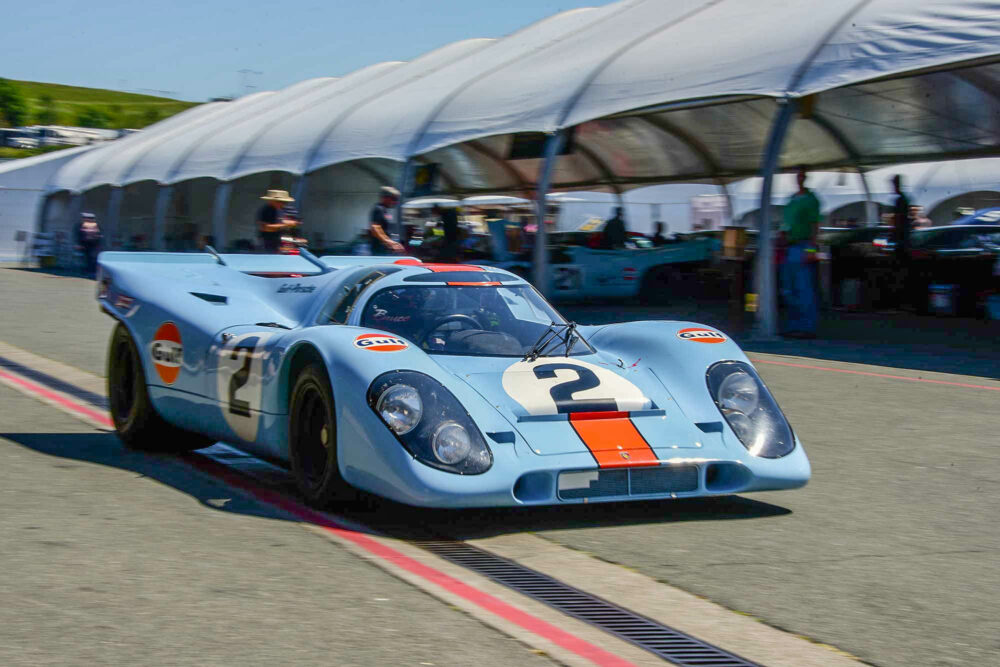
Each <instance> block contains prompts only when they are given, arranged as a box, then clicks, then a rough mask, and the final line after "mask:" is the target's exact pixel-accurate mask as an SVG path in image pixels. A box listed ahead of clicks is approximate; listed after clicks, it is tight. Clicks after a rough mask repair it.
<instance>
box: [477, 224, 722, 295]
mask: <svg viewBox="0 0 1000 667" xmlns="http://www.w3.org/2000/svg"><path fill="white" fill-rule="evenodd" d="M717 245H718V243H717V241H716V240H715V239H712V238H696V239H693V240H688V241H682V242H679V243H673V244H669V245H665V246H661V247H658V248H653V247H650V248H618V249H614V250H600V249H594V248H588V247H586V246H582V245H568V246H563V247H559V248H558V249H557V250H555V251H554V252H551V253H550V255H551V256H552V258H551V260H550V262H551V263H550V269H549V281H548V282H549V286H548V290H547V293H548V294H550V295H551V296H552V298H553V300H556V301H562V300H565V301H571V300H577V299H622V298H625V299H632V298H639V299H641V300H643V301H658V300H660V299H662V298H663V297H664V296H665V295H666V294H667V293H669V290H670V283H671V281H672V280H674V279H675V277H676V275H677V273H678V272H679V271H684V270H691V269H692V267H697V266H701V265H705V264H707V263H708V262H709V260H710V259H711V258H712V254H713V253H714V252H715V251H716V250H717V247H716V246H717ZM486 264H493V265H496V266H498V267H502V268H504V269H507V270H509V271H513V272H515V273H517V274H519V275H522V276H530V275H531V262H530V261H524V260H512V261H507V262H493V261H488V262H486Z"/></svg>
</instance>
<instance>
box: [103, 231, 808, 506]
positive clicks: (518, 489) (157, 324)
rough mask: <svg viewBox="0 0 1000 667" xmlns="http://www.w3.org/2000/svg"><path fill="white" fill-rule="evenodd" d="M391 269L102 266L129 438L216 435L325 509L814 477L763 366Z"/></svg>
mask: <svg viewBox="0 0 1000 667" xmlns="http://www.w3.org/2000/svg"><path fill="white" fill-rule="evenodd" d="M393 259H394V258H379V257H323V258H321V259H317V258H315V257H313V256H312V255H310V254H309V253H307V252H303V253H302V254H301V255H299V256H281V255H217V254H215V253H214V251H211V252H210V253H206V254H166V253H127V252H105V253H102V254H101V255H100V258H99V264H100V274H99V276H98V299H99V301H100V306H101V308H102V309H103V310H104V311H105V312H106V313H107V314H109V315H111V316H112V317H113V318H115V319H116V320H117V321H118V326H117V327H116V328H115V331H114V333H113V335H112V338H111V344H110V349H109V352H108V373H107V375H108V396H109V403H110V410H111V415H112V418H113V420H114V424H115V428H116V430H117V432H118V435H119V436H120V437H121V439H122V440H123V441H124V442H125V443H126V444H127V445H128V446H130V447H133V448H136V449H143V450H156V451H172V452H177V451H185V450H191V449H198V448H201V447H205V446H207V445H210V444H212V443H214V442H216V441H220V440H221V441H224V442H226V443H230V444H233V445H234V446H237V447H239V448H241V449H244V450H246V451H248V452H251V453H253V454H255V455H257V456H260V457H261V458H264V459H267V460H271V461H276V462H280V463H282V464H285V465H288V466H289V467H290V468H291V470H292V471H293V473H294V476H295V478H296V480H297V482H298V485H299V487H300V489H301V492H302V495H303V496H304V497H305V499H306V500H307V501H308V502H310V503H312V504H314V505H316V506H326V505H328V504H330V503H331V502H333V501H335V500H337V499H339V498H342V497H344V496H345V495H347V494H349V493H351V491H352V488H353V489H360V490H364V491H367V492H370V493H373V494H377V495H379V496H383V497H386V498H390V499H392V500H395V501H399V502H402V503H406V504H410V505H418V506H428V507H473V506H511V505H543V504H558V503H585V502H595V501H609V500H647V499H654V498H679V497H691V496H710V495H719V494H730V493H739V492H747V491H761V490H766V489H790V488H795V487H800V486H802V485H804V484H805V483H806V482H807V481H808V479H809V475H810V467H809V461H808V460H807V458H806V455H805V452H804V451H803V449H802V445H801V444H800V443H799V442H798V440H797V439H796V437H795V435H794V434H793V432H792V429H791V427H790V426H789V425H788V422H787V421H786V419H785V417H784V415H783V414H782V412H781V410H780V409H779V408H778V405H777V403H776V402H775V400H774V398H773V397H772V396H771V394H770V392H769V391H768V389H767V387H765V386H764V383H763V382H762V381H761V380H760V378H759V377H758V375H757V372H756V371H755V370H754V368H753V365H752V364H751V363H750V362H749V360H748V359H747V358H746V356H745V355H744V354H743V352H742V351H740V349H739V347H737V345H736V344H735V343H733V341H732V340H730V339H729V338H728V337H727V336H726V335H725V334H723V333H721V332H719V331H717V330H714V329H711V328H708V327H704V326H700V325H697V324H693V323H690V322H631V323H626V324H613V325H605V326H577V325H575V324H573V323H570V322H566V321H565V320H564V319H563V318H562V317H561V316H560V315H559V314H558V313H557V312H556V311H555V310H553V308H552V306H550V305H549V304H548V303H547V302H546V301H545V299H544V298H542V296H541V295H539V294H538V293H537V292H536V291H535V289H534V288H533V287H532V286H531V285H530V284H528V283H527V282H525V281H524V280H523V279H521V278H519V277H517V276H516V275H514V274H512V273H509V272H507V271H504V270H501V269H494V268H488V267H480V266H463V265H435V264H422V263H420V262H419V261H418V260H414V259H401V260H396V261H393Z"/></svg>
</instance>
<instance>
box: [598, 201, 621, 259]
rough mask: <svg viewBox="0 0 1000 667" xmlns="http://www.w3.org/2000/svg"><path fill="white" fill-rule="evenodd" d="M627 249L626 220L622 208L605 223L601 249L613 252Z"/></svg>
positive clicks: (617, 208)
mask: <svg viewBox="0 0 1000 667" xmlns="http://www.w3.org/2000/svg"><path fill="white" fill-rule="evenodd" d="M624 247H625V220H624V219H623V218H622V209H621V207H620V206H618V207H616V208H615V214H614V215H613V216H612V217H611V219H610V220H608V221H607V222H606V223H604V230H603V232H602V234H601V248H603V249H604V250H611V249H614V248H624Z"/></svg>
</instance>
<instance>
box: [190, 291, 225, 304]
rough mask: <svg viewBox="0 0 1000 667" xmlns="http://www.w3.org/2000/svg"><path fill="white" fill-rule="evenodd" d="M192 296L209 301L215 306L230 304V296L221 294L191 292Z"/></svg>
mask: <svg viewBox="0 0 1000 667" xmlns="http://www.w3.org/2000/svg"><path fill="white" fill-rule="evenodd" d="M190 294H191V296H196V297H198V298H199V299H201V300H202V301H208V302H209V303H210V304H212V305H213V306H226V305H228V304H229V297H226V296H222V295H221V294H206V293H205V292H190Z"/></svg>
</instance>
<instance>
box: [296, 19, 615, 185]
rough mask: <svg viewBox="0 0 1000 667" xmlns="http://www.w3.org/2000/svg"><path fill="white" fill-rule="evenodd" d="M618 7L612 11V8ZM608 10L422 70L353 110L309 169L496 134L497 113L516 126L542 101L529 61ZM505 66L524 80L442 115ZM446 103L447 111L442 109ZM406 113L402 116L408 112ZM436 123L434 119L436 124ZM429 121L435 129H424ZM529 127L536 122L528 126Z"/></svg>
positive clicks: (529, 30) (545, 25)
mask: <svg viewBox="0 0 1000 667" xmlns="http://www.w3.org/2000/svg"><path fill="white" fill-rule="evenodd" d="M612 7H613V6H612ZM608 11H609V10H608V9H607V8H597V9H579V10H572V11H568V12H563V13H561V14H556V15H555V16H552V17H549V18H547V19H544V20H542V21H539V22H537V23H534V24H532V25H530V26H528V27H526V28H524V29H522V30H519V31H518V32H515V33H513V34H512V35H509V36H507V37H505V38H503V39H501V40H496V41H495V42H493V43H491V44H490V45H489V46H488V47H487V48H483V49H481V50H479V51H477V52H475V53H472V54H469V55H467V56H466V57H465V58H462V59H461V60H458V61H455V62H452V63H445V64H444V66H441V67H438V68H435V69H433V70H427V71H422V72H420V73H419V76H413V77H410V79H409V80H408V81H405V82H403V83H402V84H401V85H398V86H395V87H393V88H392V89H391V90H387V91H386V92H385V94H384V95H383V96H381V97H380V98H378V99H373V100H369V101H368V102H367V103H365V104H364V105H363V106H362V107H361V108H360V109H359V111H358V112H357V113H353V114H351V115H349V116H347V117H346V118H344V119H343V121H341V123H340V124H339V125H338V126H337V127H336V128H335V129H334V131H333V132H331V133H330V134H329V135H328V136H326V137H324V138H323V141H322V143H321V144H320V148H319V150H318V151H317V153H316V155H315V156H314V157H313V158H312V160H311V161H310V163H309V165H308V166H307V170H312V169H316V168H319V167H322V166H324V165H327V164H334V163H336V162H343V161H345V160H349V159H353V158H355V157H357V156H359V155H375V154H379V155H382V156H383V157H387V158H394V159H400V160H403V159H405V158H406V157H407V156H409V155H411V154H423V153H428V152H430V151H431V150H433V148H434V147H441V146H445V145H450V144H454V143H458V141H455V140H454V138H455V137H462V138H463V139H468V138H474V137H473V136H472V135H475V137H482V136H489V135H493V134H498V132H496V131H494V129H492V128H490V127H488V123H489V119H490V117H491V116H493V115H499V116H500V117H503V118H506V119H508V121H512V120H515V119H517V118H518V117H520V116H521V115H522V114H524V113H525V112H526V111H525V110H531V109H533V108H534V107H535V106H537V104H538V100H533V99H532V98H531V96H530V95H531V93H530V92H525V89H526V88H529V87H531V86H532V82H533V81H535V80H536V79H537V78H538V77H539V73H538V71H536V70H535V69H534V68H533V65H532V64H529V61H530V60H531V57H532V56H534V55H535V54H537V53H541V52H544V51H545V50H546V49H547V48H549V47H551V46H553V45H555V44H558V43H560V42H561V41H562V40H565V39H569V38H570V37H571V36H572V35H574V34H575V33H577V32H578V31H580V30H581V29H584V28H587V27H591V26H593V25H595V24H599V23H600V18H601V17H602V16H604V15H605V14H607V12H608ZM569 62H571V61H562V62H561V63H558V66H557V69H558V70H559V71H561V72H562V73H563V76H565V75H566V69H567V64H568V63H569ZM505 68H513V69H516V70H517V71H518V72H519V73H520V81H519V82H518V83H517V84H515V85H513V86H512V87H510V88H507V89H506V90H500V89H491V90H490V91H489V92H488V93H487V94H486V95H485V98H483V99H480V98H479V97H476V96H473V97H472V98H470V99H472V100H473V101H474V102H476V103H477V105H478V108H473V109H464V110H463V111H462V112H461V116H460V117H458V118H442V109H447V108H449V107H450V106H451V102H450V100H452V99H457V98H458V97H462V98H466V97H467V91H469V90H472V89H473V88H476V87H477V85H478V82H479V81H481V80H483V79H488V78H490V73H491V72H494V71H498V70H503V69H505ZM560 88H563V89H564V88H565V82H561V83H560V85H557V86H555V88H554V89H550V90H548V91H547V95H548V97H550V98H551V97H552V96H557V97H558V96H559V95H561V93H560ZM442 105H443V106H442ZM404 110H405V111H404ZM431 119H433V120H431ZM429 120H430V122H431V124H430V126H427V123H428V121H429ZM425 126H427V131H426V134H430V135H433V134H434V133H435V132H438V131H439V130H440V129H442V128H443V131H444V133H445V140H444V141H442V142H440V143H435V142H434V141H430V142H429V143H428V142H427V141H422V140H420V137H421V136H423V135H424V134H425V132H424V128H425ZM526 127H532V124H530V123H529V124H528V125H526Z"/></svg>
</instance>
